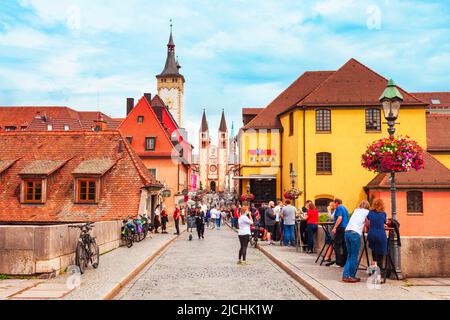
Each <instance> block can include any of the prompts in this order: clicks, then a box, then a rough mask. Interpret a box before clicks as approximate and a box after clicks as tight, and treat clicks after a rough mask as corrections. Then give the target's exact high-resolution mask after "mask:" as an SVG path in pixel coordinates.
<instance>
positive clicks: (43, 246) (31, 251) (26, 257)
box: [0, 221, 122, 275]
mask: <svg viewBox="0 0 450 320" xmlns="http://www.w3.org/2000/svg"><path fill="white" fill-rule="evenodd" d="M121 226H122V222H121V221H109V222H97V223H96V224H95V227H94V230H93V235H94V237H96V240H97V243H98V244H99V246H100V254H102V253H105V252H108V251H111V250H113V249H116V248H118V247H119V246H120V230H121ZM79 233H80V231H79V229H71V228H68V226H67V225H52V226H24V225H11V226H3V225H0V274H7V275H35V274H47V273H53V272H59V271H61V270H65V268H66V267H67V266H69V265H72V264H74V260H75V249H76V245H77V241H78V237H79Z"/></svg>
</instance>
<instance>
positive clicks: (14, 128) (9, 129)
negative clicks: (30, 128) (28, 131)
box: [5, 126, 17, 131]
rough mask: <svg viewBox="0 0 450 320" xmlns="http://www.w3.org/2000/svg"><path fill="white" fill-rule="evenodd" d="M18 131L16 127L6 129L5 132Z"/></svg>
mask: <svg viewBox="0 0 450 320" xmlns="http://www.w3.org/2000/svg"><path fill="white" fill-rule="evenodd" d="M16 130H17V127H14V126H7V127H5V131H16Z"/></svg>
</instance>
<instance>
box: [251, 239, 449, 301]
mask: <svg viewBox="0 0 450 320" xmlns="http://www.w3.org/2000/svg"><path fill="white" fill-rule="evenodd" d="M260 248H261V250H263V251H266V252H268V253H269V254H270V255H272V256H273V257H274V258H275V259H276V260H278V261H279V262H281V263H282V264H283V265H284V266H286V267H287V268H288V269H289V270H291V271H292V272H294V273H295V274H296V275H297V276H299V277H300V278H302V280H303V281H305V282H306V284H305V285H306V286H307V287H309V285H310V286H312V287H314V288H316V289H317V290H319V291H320V292H321V293H322V294H323V295H324V296H326V297H327V298H328V299H331V300H342V299H344V300H437V299H450V279H408V280H405V281H396V280H387V281H386V283H385V284H383V285H381V286H380V287H379V288H373V287H368V286H367V279H368V275H367V274H366V272H365V271H358V274H357V276H358V277H360V278H361V282H360V283H355V284H350V283H343V282H341V281H340V280H341V279H342V272H343V268H339V267H337V266H336V265H334V266H331V267H326V266H325V265H323V266H320V264H319V263H318V264H316V263H315V260H316V258H317V254H312V255H309V254H306V253H300V252H298V251H297V250H296V249H295V248H287V247H280V246H279V244H277V245H273V246H268V245H267V243H266V242H262V243H260Z"/></svg>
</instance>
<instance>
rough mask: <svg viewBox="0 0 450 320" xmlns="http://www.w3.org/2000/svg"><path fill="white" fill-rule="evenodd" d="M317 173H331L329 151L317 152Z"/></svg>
mask: <svg viewBox="0 0 450 320" xmlns="http://www.w3.org/2000/svg"><path fill="white" fill-rule="evenodd" d="M316 157H317V173H318V174H329V173H331V172H332V171H331V153H327V152H322V153H318V154H317V156H316Z"/></svg>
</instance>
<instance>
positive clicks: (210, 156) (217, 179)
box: [197, 111, 237, 192]
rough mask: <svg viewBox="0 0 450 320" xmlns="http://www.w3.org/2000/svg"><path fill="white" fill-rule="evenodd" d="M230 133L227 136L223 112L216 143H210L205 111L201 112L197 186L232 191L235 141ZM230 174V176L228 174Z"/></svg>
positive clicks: (212, 189) (212, 190) (210, 189)
mask: <svg viewBox="0 0 450 320" xmlns="http://www.w3.org/2000/svg"><path fill="white" fill-rule="evenodd" d="M233 132H234V127H233V129H232V135H231V137H230V138H229V136H228V127H227V122H226V119H225V112H224V111H222V118H221V120H220V126H219V131H218V140H217V141H218V144H217V145H213V144H212V143H211V135H210V131H209V126H208V121H207V119H206V112H205V111H204V112H203V117H202V124H201V127H200V132H199V154H198V160H197V172H198V180H199V183H198V187H200V186H201V187H202V188H203V189H206V190H208V191H210V192H225V191H234V184H232V182H233V176H232V175H233V172H234V170H232V168H233V166H234V165H235V163H236V160H237V156H236V149H237V148H236V141H235V139H234V137H233V135H234V134H233ZM230 175H231V176H230Z"/></svg>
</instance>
